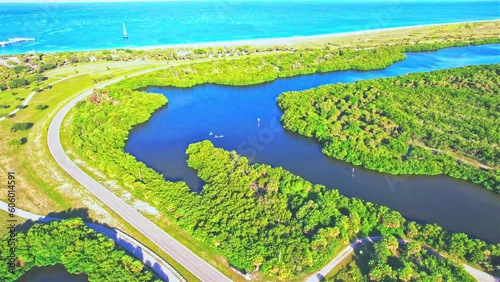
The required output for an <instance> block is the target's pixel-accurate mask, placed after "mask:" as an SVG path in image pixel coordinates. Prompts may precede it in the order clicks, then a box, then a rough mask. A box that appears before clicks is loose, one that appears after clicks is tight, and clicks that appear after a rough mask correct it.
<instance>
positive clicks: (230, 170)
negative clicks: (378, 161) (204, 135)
mask: <svg viewBox="0 0 500 282" xmlns="http://www.w3.org/2000/svg"><path fill="white" fill-rule="evenodd" d="M402 51H403V49H402V48H400V47H391V48H380V49H376V50H362V51H352V50H349V49H346V50H327V49H325V50H322V49H317V50H316V49H315V50H303V51H301V52H297V53H280V54H274V55H273V56H270V55H269V56H268V55H263V56H260V57H244V58H233V59H230V60H229V59H221V60H215V61H212V62H202V63H194V64H190V65H185V66H179V67H172V68H169V69H166V70H164V71H158V72H155V73H152V74H147V75H143V76H140V77H136V78H131V79H128V80H126V81H123V82H121V83H118V84H116V85H113V86H110V87H107V88H105V89H104V90H99V91H95V92H94V94H93V95H91V96H90V97H89V98H88V99H86V100H85V101H82V102H81V103H79V104H78V105H77V106H76V108H75V111H74V117H73V121H72V125H71V137H70V138H71V142H72V144H73V146H74V148H75V149H76V150H77V152H78V154H79V155H81V156H83V157H84V158H85V159H86V160H89V162H90V163H91V164H93V165H95V166H96V167H97V168H99V169H100V170H101V171H103V172H105V173H106V174H107V175H109V176H110V177H111V178H113V179H117V180H120V181H121V183H122V184H124V186H125V187H128V188H129V189H130V191H131V192H132V193H133V194H134V196H136V197H138V198H141V199H144V200H146V201H148V202H149V203H151V204H153V205H154V206H155V207H157V208H158V209H159V210H160V211H162V212H163V213H164V214H166V215H168V216H169V217H171V219H174V220H176V221H177V222H178V224H179V226H180V227H181V228H183V229H185V230H187V231H188V232H189V233H190V234H192V235H193V236H194V237H195V238H198V239H199V240H201V241H203V242H204V243H206V244H207V246H210V247H208V248H214V249H217V250H218V251H219V252H220V253H221V254H223V255H224V256H225V257H226V258H227V259H228V261H229V263H230V264H231V265H233V266H235V267H236V268H239V269H241V270H243V271H245V272H251V271H254V270H255V269H259V270H261V271H263V272H265V273H269V274H272V275H276V276H277V277H279V278H280V279H290V278H292V277H294V276H296V275H298V274H299V273H304V272H307V271H311V270H313V269H316V268H318V267H319V266H321V265H322V264H324V263H325V262H326V261H327V260H328V259H329V258H330V257H331V256H332V255H333V254H334V252H336V251H337V250H338V249H339V248H340V246H341V245H343V244H345V243H347V242H348V241H349V240H351V239H353V238H356V237H360V236H366V235H373V234H383V235H388V234H394V235H397V236H406V233H408V234H409V233H410V231H412V232H413V231H414V230H413V229H409V228H410V226H411V227H412V228H413V227H415V226H414V225H413V224H410V225H408V227H407V226H405V225H404V222H405V221H404V219H403V218H402V217H401V215H400V214H399V213H397V212H394V211H390V210H389V209H387V208H385V207H379V206H376V205H373V204H371V203H367V202H364V201H360V200H357V199H348V198H346V197H343V196H341V195H339V194H338V192H337V191H336V190H332V191H328V190H326V189H325V187H323V186H320V185H312V184H311V183H309V182H307V181H304V180H302V179H300V178H299V177H297V176H293V175H291V174H290V173H288V172H286V171H284V170H282V169H280V168H271V167H269V166H265V165H254V166H249V165H248V162H247V160H246V159H245V158H241V157H239V156H237V155H236V154H235V153H228V152H224V151H222V150H219V149H215V148H213V146H212V145H211V144H210V143H209V142H203V143H199V144H195V145H192V146H190V148H189V150H188V154H189V165H190V166H191V167H193V168H195V169H197V170H198V173H199V176H200V178H201V179H203V180H204V181H205V182H206V185H205V187H204V189H203V192H202V193H201V194H200V195H197V194H195V193H192V192H191V191H190V190H189V187H188V186H187V185H186V184H185V183H183V182H176V183H174V182H167V181H165V180H164V179H163V177H162V176H161V175H159V174H158V173H156V172H155V171H154V170H152V169H150V168H148V167H147V166H146V165H145V164H143V163H140V162H137V161H136V160H135V158H134V157H133V156H131V155H129V154H126V153H125V152H124V151H123V148H124V146H125V140H126V138H127V135H128V131H129V130H130V129H131V128H132V126H134V125H136V124H139V123H142V122H144V121H146V120H147V119H148V118H149V117H150V115H151V113H152V112H153V111H154V110H156V109H158V108H159V107H161V106H164V105H165V104H166V102H167V101H166V99H165V97H164V96H162V95H155V94H146V93H143V92H139V91H134V90H132V89H138V88H142V87H147V86H152V85H156V86H167V85H169V86H177V87H190V86H193V85H195V84H200V83H219V84H229V85H246V84H254V83H262V82H265V81H270V80H273V79H275V78H277V77H285V76H292V75H297V74H304V73H312V72H318V71H331V70H339V69H349V68H357V69H370V68H381V67H384V66H386V65H388V64H391V63H392V62H394V61H397V60H400V59H402V58H404V53H402ZM485 72H488V69H486V70H485ZM486 75H488V74H486ZM397 79H400V80H404V79H406V77H403V78H397ZM478 80H481V78H478ZM482 80H485V79H484V77H483V78H482ZM405 81H406V80H405ZM424 82H425V81H424ZM464 84H465V85H468V84H466V83H464ZM355 85H356V84H355ZM447 85H449V84H447ZM479 85H481V84H479ZM487 85H489V84H487ZM339 87H340V86H339ZM343 87H356V86H343ZM380 87H381V86H380ZM386 87H388V86H387V85H386ZM471 87H472V86H471ZM478 87H479V86H478ZM488 87H491V86H488ZM488 87H487V88H485V89H489V88H488ZM493 87H494V86H493ZM367 89H368V88H367ZM418 89H419V90H420V88H418ZM372 92H373V93H378V92H376V91H375V90H372ZM287 95H290V94H287ZM367 95H369V94H367ZM285 96H286V95H285ZM374 96H375V94H373V95H371V96H369V97H372V98H373V97H374ZM379 96H381V94H379ZM476 96H477V95H476ZM362 98H363V99H364V97H362V96H361V97H357V96H352V97H347V99H344V102H343V103H344V104H345V103H349V105H351V104H357V103H364V100H362ZM471 99H472V98H471ZM477 99H479V98H477ZM366 112H367V113H368V114H367V118H372V119H374V118H379V119H381V120H383V122H384V123H383V125H384V126H385V125H387V126H388V127H387V128H385V127H384V128H383V130H382V129H378V130H377V129H376V126H374V127H375V129H374V131H373V136H374V135H375V134H376V133H379V134H385V135H383V136H385V137H386V138H389V137H392V136H394V134H396V133H399V131H397V130H396V131H389V133H390V134H386V133H385V132H386V131H387V130H386V129H392V127H390V125H391V123H390V119H389V118H390V117H388V116H384V114H385V113H384V114H380V113H379V112H377V111H376V110H375V111H374V112H373V113H372V112H370V111H366ZM368 116H369V117H368ZM439 122H441V121H439ZM357 132H359V131H357ZM370 132H371V131H370ZM370 136H372V135H370ZM381 141H382V139H381ZM387 142H389V141H387ZM384 145H385V143H384ZM391 146H392V147H390V148H393V147H394V148H398V149H400V151H401V152H403V151H404V154H406V153H407V151H408V150H406V151H405V150H404V149H401V144H399V143H394V144H392V143H391ZM400 151H397V152H400ZM415 151H416V149H414V150H412V151H411V152H410V154H412V153H414V152H415ZM423 152H426V150H423ZM430 154H431V155H433V154H432V153H430ZM453 162H455V163H456V160H455V159H453ZM457 167H468V166H465V165H460V166H458V165H457ZM139 171H140V172H141V173H140V175H139V174H138V172H139ZM470 171H473V172H474V173H476V172H477V171H478V170H476V169H475V168H474V167H471V168H470ZM474 173H473V174H472V175H474ZM486 173H487V172H486ZM483 184H484V183H483ZM407 228H408V229H407ZM416 228H417V230H418V231H419V232H420V233H418V234H420V235H418V236H414V235H412V236H413V237H415V239H417V240H422V242H424V244H427V245H431V246H433V247H435V248H436V249H437V250H439V251H442V252H445V253H449V254H450V255H451V256H453V257H456V258H459V259H461V260H467V261H470V262H471V263H474V264H476V265H481V266H482V267H484V268H486V269H488V270H493V269H494V264H495V262H494V259H496V258H498V256H499V255H500V254H499V248H498V247H497V246H494V245H488V244H486V243H485V242H483V241H480V240H475V239H474V240H472V239H468V238H467V236H466V235H465V234H459V236H458V237H457V236H456V235H455V234H453V235H451V234H448V233H446V232H443V231H442V229H440V228H439V227H437V226H434V225H426V226H418V227H416ZM412 234H413V233H412ZM408 236H409V235H408ZM454 236H455V237H454ZM457 242H458V243H457ZM457 245H460V246H462V247H463V248H462V249H465V253H461V251H462V249H460V250H457V249H455V246H457ZM452 246H453V247H452ZM470 246H473V247H470ZM485 252H486V253H489V254H491V255H488V256H485V255H484V253H485ZM481 253H482V254H483V255H482V256H481V255H480V254H481Z"/></svg>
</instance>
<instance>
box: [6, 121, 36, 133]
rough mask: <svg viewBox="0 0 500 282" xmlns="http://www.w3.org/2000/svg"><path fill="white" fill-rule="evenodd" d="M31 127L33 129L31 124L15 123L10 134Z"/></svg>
mask: <svg viewBox="0 0 500 282" xmlns="http://www.w3.org/2000/svg"><path fill="white" fill-rule="evenodd" d="M32 127H33V123H32V122H16V123H14V124H13V125H12V126H11V128H10V132H16V131H26V130H28V129H30V128H32Z"/></svg>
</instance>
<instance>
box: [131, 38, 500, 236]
mask: <svg viewBox="0 0 500 282" xmlns="http://www.w3.org/2000/svg"><path fill="white" fill-rule="evenodd" d="M499 54H500V45H499V44H493V45H483V46H469V47H458V48H447V49H443V50H439V51H436V52H423V53H409V54H407V59H406V60H404V61H401V62H398V63H395V64H393V65H392V66H390V67H388V68H386V69H383V70H375V71H368V72H360V71H342V72H332V73H323V74H312V75H302V76H297V77H291V78H282V79H278V80H276V81H273V82H270V83H264V84H259V85H252V86H244V87H233V86H220V85H213V84H204V85H198V86H195V87H192V88H185V89H181V88H172V87H167V88H158V87H151V88H148V89H147V91H148V92H154V93H162V94H164V95H165V96H166V97H167V98H168V99H169V103H168V105H167V106H166V107H163V108H162V109H160V110H158V111H156V112H155V113H154V114H153V115H152V117H151V119H150V120H149V121H148V122H146V123H144V124H141V125H139V126H136V127H134V129H133V130H132V131H131V132H130V135H129V140H128V141H127V144H126V147H125V151H126V152H128V153H130V154H132V155H134V156H135V157H136V158H137V159H138V160H139V161H142V162H144V163H146V164H147V165H148V166H149V167H152V168H153V169H155V170H156V171H158V172H160V173H162V174H163V175H164V177H165V178H166V179H168V180H173V181H179V180H182V181H185V182H186V183H187V184H188V185H189V186H190V187H191V189H192V190H195V191H200V190H201V189H202V185H203V183H202V182H201V180H200V179H199V178H198V177H197V175H196V173H195V171H193V170H192V169H190V168H189V167H188V166H187V164H186V155H185V150H186V148H187V146H188V145H189V144H190V143H194V142H198V141H201V140H205V139H209V140H210V141H212V142H213V143H214V145H215V146H216V147H221V148H224V149H226V150H236V151H237V152H238V153H239V154H242V155H245V156H247V157H248V158H249V159H250V161H251V162H258V163H265V164H269V165H272V166H281V167H283V168H285V169H287V170H289V171H291V172H292V173H294V174H297V175H299V176H301V177H303V178H304V179H306V180H309V181H311V182H313V183H319V184H323V185H325V186H326V187H328V188H330V189H332V188H335V189H339V191H340V192H341V193H342V194H344V195H346V196H349V197H357V198H360V199H363V200H367V201H370V202H373V203H377V204H381V205H386V206H388V207H390V208H392V209H394V210H397V211H399V212H401V213H402V214H403V215H404V216H405V217H406V218H408V219H412V220H416V221H419V222H427V223H437V224H439V225H441V226H443V227H444V228H445V229H446V230H448V231H453V232H464V233H467V234H469V235H470V236H472V237H477V238H480V239H483V240H486V241H489V242H493V243H498V242H500V225H499V224H498V217H499V216H500V196H498V195H497V194H495V193H493V192H490V191H488V190H486V189H484V188H482V187H479V186H478V185H474V184H472V183H470V182H466V181H460V180H456V179H452V178H450V177H446V176H393V175H388V174H383V173H378V172H374V171H370V170H366V169H363V168H361V167H355V171H354V174H353V173H352V168H353V166H352V165H351V164H348V163H346V162H343V161H337V160H334V159H332V158H329V157H327V156H325V155H323V154H322V153H321V148H320V146H319V144H318V143H317V142H316V141H315V140H313V139H309V138H305V137H302V136H298V135H296V134H294V133H291V132H287V131H285V130H284V129H283V128H282V127H281V125H280V123H279V118H280V116H281V112H280V110H279V109H278V107H277V105H276V97H277V96H278V95H279V94H280V93H282V92H285V91H292V90H293V91H296V90H304V89H309V88H312V87H317V86H320V85H324V84H331V83H347V82H354V81H359V80H362V79H374V78H382V77H390V76H397V75H403V74H406V73H410V72H423V71H432V70H440V69H445V68H452V67H461V66H467V65H478V64H493V63H500V56H499ZM257 119H260V122H258V120H257ZM210 132H212V133H213V135H209V133H210ZM215 135H218V136H220V135H224V137H223V138H215Z"/></svg>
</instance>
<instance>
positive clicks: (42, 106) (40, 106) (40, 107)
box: [35, 104, 49, 111]
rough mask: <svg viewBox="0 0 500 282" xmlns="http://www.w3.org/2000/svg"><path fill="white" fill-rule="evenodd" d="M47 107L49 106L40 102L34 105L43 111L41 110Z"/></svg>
mask: <svg viewBox="0 0 500 282" xmlns="http://www.w3.org/2000/svg"><path fill="white" fill-rule="evenodd" d="M48 107H49V106H48V105H42V104H40V105H36V107H35V108H36V109H37V110H40V111H43V110H45V109H47V108H48Z"/></svg>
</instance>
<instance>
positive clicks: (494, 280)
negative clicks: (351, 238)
mask: <svg viewBox="0 0 500 282" xmlns="http://www.w3.org/2000/svg"><path fill="white" fill-rule="evenodd" d="M380 240H382V236H371V237H366V238H363V239H360V240H356V241H355V242H353V243H351V244H350V245H349V246H347V247H345V248H344V249H343V250H342V251H341V252H340V253H339V254H338V255H337V256H335V257H334V258H333V259H332V260H331V261H330V262H329V263H328V264H327V265H325V266H324V267H323V268H322V269H321V270H320V271H318V272H316V273H314V274H313V275H311V276H309V277H308V278H307V280H306V282H318V281H321V280H322V279H323V278H324V277H325V276H326V275H327V274H328V273H330V271H332V270H333V269H334V268H335V267H336V266H337V265H338V264H339V263H341V262H342V261H343V260H344V259H346V258H347V257H348V256H350V255H351V254H352V253H353V252H354V250H356V249H359V248H360V247H361V246H363V245H364V244H367V243H373V242H377V241H380ZM398 241H399V243H400V244H406V243H407V241H405V240H403V239H398ZM463 267H464V268H465V270H466V271H467V272H468V273H469V274H470V275H472V277H474V278H476V280H477V281H479V282H500V279H499V278H498V277H495V276H493V275H491V274H488V273H486V272H483V271H481V270H478V269H475V268H473V267H471V266H469V265H467V264H465V263H464V264H463Z"/></svg>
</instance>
